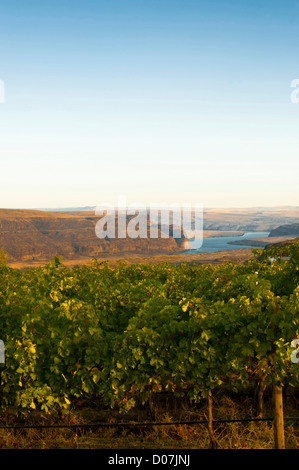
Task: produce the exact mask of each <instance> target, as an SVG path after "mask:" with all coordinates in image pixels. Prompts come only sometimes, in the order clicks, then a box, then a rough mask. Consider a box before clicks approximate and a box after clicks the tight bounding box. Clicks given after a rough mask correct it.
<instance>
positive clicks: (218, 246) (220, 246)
mask: <svg viewBox="0 0 299 470" xmlns="http://www.w3.org/2000/svg"><path fill="white" fill-rule="evenodd" d="M268 235H269V232H245V233H244V235H241V236H237V237H211V238H204V239H203V242H202V243H201V240H198V239H194V240H190V245H191V249H190V250H188V251H185V252H184V253H214V252H216V251H224V250H237V249H240V248H247V249H248V248H259V247H253V246H252V247H251V246H249V245H230V244H229V243H228V242H231V241H237V240H245V239H247V238H265V237H268ZM201 245H202V246H201ZM261 248H262V247H261Z"/></svg>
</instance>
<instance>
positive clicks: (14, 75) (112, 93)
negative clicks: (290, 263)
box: [0, 0, 299, 208]
mask: <svg viewBox="0 0 299 470" xmlns="http://www.w3.org/2000/svg"><path fill="white" fill-rule="evenodd" d="M0 21H1V23H0V24H1V27H0V80H2V81H3V82H4V84H5V103H3V104H0V161H1V187H0V207H7V208H20V207H21V208H37V207H40V208H44V207H48V208H54V207H75V206H85V205H97V204H100V203H101V202H102V201H106V202H111V203H114V202H116V201H117V198H118V196H119V195H125V196H126V198H127V201H128V202H141V203H146V204H147V203H150V202H153V203H156V202H159V203H161V202H167V203H184V202H190V203H203V204H204V206H205V207H252V206H276V205H297V206H299V185H298V175H299V159H298V150H299V132H298V130H299V104H297V105H296V104H294V103H292V102H291V99H290V95H291V92H292V89H291V87H290V84H291V82H292V80H294V79H296V78H299V61H298V51H299V47H298V46H299V35H298V30H299V1H288V2H281V1H269V0H265V1H263V2H261V1H257V0H253V1H250V2H249V1H246V2H244V1H241V0H239V1H237V0H234V1H227V0H222V1H218V0H211V1H201V0H196V1H195V0H171V1H170V0H159V1H158V0H85V1H77V0H59V1H57V0H52V1H51V2H41V1H40V0H34V1H33V0H31V1H30V0H18V1H17V0H5V1H3V2H1V4H0Z"/></svg>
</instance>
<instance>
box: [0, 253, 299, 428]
mask: <svg viewBox="0 0 299 470" xmlns="http://www.w3.org/2000/svg"><path fill="white" fill-rule="evenodd" d="M253 251H254V257H253V258H252V259H251V260H250V261H248V262H247V263H246V264H242V265H236V264H231V263H226V264H223V265H218V266H211V265H202V266H193V265H187V264H181V265H179V266H173V265H171V264H167V263H162V264H159V265H142V264H138V265H137V264H135V265H126V264H119V266H117V267H114V268H111V267H109V264H108V263H106V262H104V263H103V262H98V261H96V260H94V261H93V262H92V264H91V265H89V266H80V267H75V268H72V269H69V268H67V267H66V266H64V265H63V262H62V260H60V259H59V258H54V259H53V260H52V261H51V263H49V264H48V265H46V266H44V267H38V268H35V269H27V270H26V269H23V270H19V271H18V270H14V269H12V268H9V267H8V266H6V265H5V263H3V262H2V264H0V319H1V323H0V324H1V330H0V339H1V340H2V341H3V342H4V345H5V363H4V364H1V365H0V373H1V388H0V400H1V410H2V411H5V410H6V409H8V408H10V409H11V408H13V409H15V410H16V411H18V410H21V411H22V412H23V414H24V413H25V414H30V413H31V412H32V410H41V411H43V412H45V413H51V412H52V411H53V410H57V409H60V410H67V409H69V408H70V407H71V406H72V403H73V402H74V401H75V400H77V399H78V398H80V399H82V398H83V397H84V398H95V397H97V398H100V399H101V401H102V403H103V404H104V406H108V407H110V408H113V409H115V410H118V411H119V415H120V416H125V415H126V413H128V412H129V411H130V410H132V409H134V408H136V407H139V406H144V405H145V404H147V403H148V402H149V400H150V399H151V397H152V395H153V394H159V393H163V392H164V393H165V392H168V393H170V394H172V395H173V396H174V397H184V399H186V400H188V401H189V402H190V403H199V402H200V401H201V400H208V401H209V400H210V401H211V400H212V397H213V394H214V393H215V391H217V390H219V389H221V388H224V389H225V390H230V391H233V392H234V393H240V392H242V391H244V390H248V388H252V387H253V388H255V389H256V388H257V389H258V390H259V392H260V400H261V402H260V406H262V405H261V403H262V394H263V390H265V389H266V388H267V387H272V388H274V390H276V391H278V392H279V390H281V388H282V387H284V386H288V387H291V388H292V387H297V386H298V383H299V363H297V362H296V361H292V360H291V354H292V353H293V352H294V348H293V347H292V345H291V342H292V341H293V340H294V339H296V338H299V314H298V313H299V244H292V245H289V246H287V247H283V248H272V249H269V250H264V251H262V250H253ZM285 255H289V256H288V259H284V257H285ZM269 257H272V258H275V259H274V261H272V262H269ZM292 357H294V354H293V356H292ZM211 433H212V430H211Z"/></svg>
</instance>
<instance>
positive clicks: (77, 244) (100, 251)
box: [0, 209, 182, 262]
mask: <svg viewBox="0 0 299 470" xmlns="http://www.w3.org/2000/svg"><path fill="white" fill-rule="evenodd" d="M99 218H100V217H99V216H96V215H95V213H94V212H82V211H81V212H44V211H33V210H13V209H0V249H1V250H3V251H5V253H6V258H7V261H8V262H15V261H17V262H21V261H35V260H36V261H42V260H44V261H46V262H47V261H48V260H50V259H51V258H53V257H54V256H62V257H63V259H64V260H72V259H76V260H78V259H80V258H84V259H92V258H97V257H101V258H102V257H105V255H107V256H108V255H109V256H111V255H112V256H113V255H114V254H118V255H122V256H126V255H138V254H141V253H142V254H148V255H154V254H163V253H164V254H170V253H173V252H175V251H177V250H178V248H179V246H180V245H181V242H182V240H178V241H177V242H176V241H175V239H174V238H172V237H169V238H156V239H148V238H146V239H140V238H139V239H138V238H137V239H131V238H127V239H99V238H97V236H96V234H95V226H96V223H97V221H98V220H99ZM148 227H149V224H148ZM160 235H161V233H160V232H159V237H160Z"/></svg>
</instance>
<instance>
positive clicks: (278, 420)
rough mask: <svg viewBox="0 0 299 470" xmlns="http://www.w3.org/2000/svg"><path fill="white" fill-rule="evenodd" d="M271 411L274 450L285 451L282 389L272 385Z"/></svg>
mask: <svg viewBox="0 0 299 470" xmlns="http://www.w3.org/2000/svg"><path fill="white" fill-rule="evenodd" d="M273 411H274V422H273V424H274V443H275V449H285V441H284V425H283V400H282V387H280V386H278V385H273Z"/></svg>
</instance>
